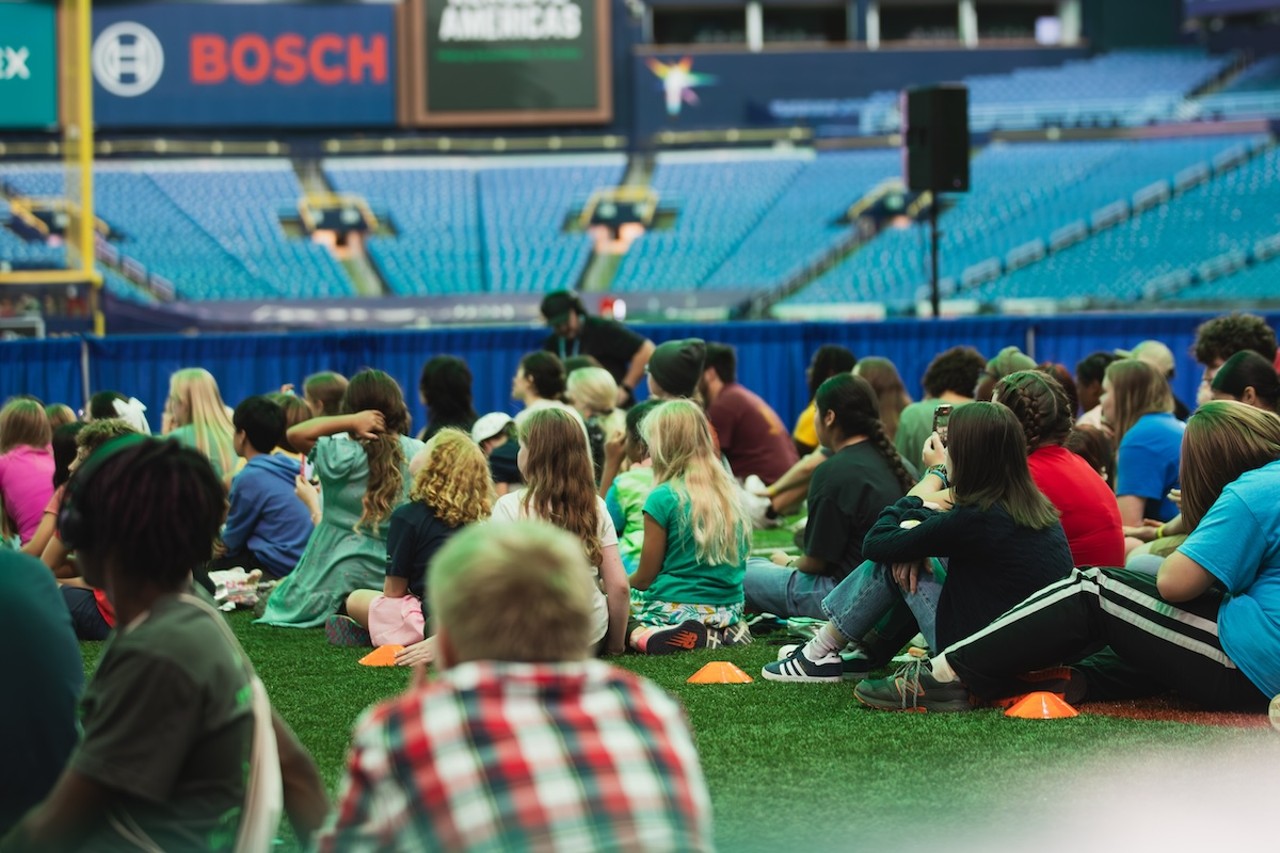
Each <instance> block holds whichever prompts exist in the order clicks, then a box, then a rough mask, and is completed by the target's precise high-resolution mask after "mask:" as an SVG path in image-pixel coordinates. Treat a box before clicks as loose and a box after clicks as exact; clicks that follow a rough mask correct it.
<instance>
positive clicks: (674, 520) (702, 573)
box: [642, 482, 747, 606]
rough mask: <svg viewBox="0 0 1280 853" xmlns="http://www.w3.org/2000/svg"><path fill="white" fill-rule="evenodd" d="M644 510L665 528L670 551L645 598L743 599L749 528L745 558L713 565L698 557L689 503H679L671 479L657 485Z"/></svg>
mask: <svg viewBox="0 0 1280 853" xmlns="http://www.w3.org/2000/svg"><path fill="white" fill-rule="evenodd" d="M686 500H687V499H686ZM644 512H645V515H648V516H649V517H651V518H652V519H653V520H654V521H656V522H658V524H661V525H662V526H663V527H664V528H666V530H667V553H666V555H665V556H664V557H663V559H662V569H661V570H659V572H658V576H657V578H655V579H654V581H653V583H652V584H651V585H650V586H649V589H647V590H645V592H644V593H643V594H642V598H644V599H646V600H658V601H670V602H675V603H678V604H711V605H716V606H720V605H725V604H738V603H740V602H741V601H742V577H743V575H744V574H745V573H746V552H747V549H746V547H745V539H746V537H747V532H746V531H743V539H744V547H743V549H742V554H743V559H742V560H739V561H738V562H737V563H736V564H727V563H722V564H719V565H711V564H707V563H704V562H702V561H701V560H699V559H698V551H697V544H696V543H695V542H694V541H693V531H692V530H691V529H690V527H689V514H688V507H687V506H685V507H681V506H680V496H679V494H678V493H677V492H676V490H675V489H674V488H673V487H672V484H671V483H670V482H667V483H663V484H661V485H659V486H655V487H654V489H653V491H652V492H650V493H649V497H648V498H646V499H645V502H644Z"/></svg>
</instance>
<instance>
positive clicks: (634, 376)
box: [618, 338, 654, 396]
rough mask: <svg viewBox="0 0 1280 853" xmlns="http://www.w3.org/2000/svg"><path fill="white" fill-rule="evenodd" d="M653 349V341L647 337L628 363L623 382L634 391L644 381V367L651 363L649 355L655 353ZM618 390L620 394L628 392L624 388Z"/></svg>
mask: <svg viewBox="0 0 1280 853" xmlns="http://www.w3.org/2000/svg"><path fill="white" fill-rule="evenodd" d="M653 350H654V346H653V341H651V340H649V339H647V338H646V339H645V342H644V343H642V344H641V345H640V349H638V350H636V354H635V355H633V356H631V363H630V364H628V365H627V375H626V376H624V377H622V384H624V385H626V386H627V388H630V389H631V390H632V391H634V390H635V389H636V387H637V386H639V384H640V383H641V382H643V381H644V369H645V366H646V365H648V363H649V356H651V355H653ZM618 391H619V396H621V395H623V394H625V393H626V389H624V388H619V389H618Z"/></svg>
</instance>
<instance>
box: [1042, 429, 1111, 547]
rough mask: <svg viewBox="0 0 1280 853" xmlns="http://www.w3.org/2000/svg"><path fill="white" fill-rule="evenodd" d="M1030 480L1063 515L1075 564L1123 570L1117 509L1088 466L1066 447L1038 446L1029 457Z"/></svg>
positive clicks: (1108, 491)
mask: <svg viewBox="0 0 1280 853" xmlns="http://www.w3.org/2000/svg"><path fill="white" fill-rule="evenodd" d="M1027 467H1029V468H1030V469H1031V479H1032V480H1034V481H1035V483H1036V485H1037V486H1039V487H1040V491H1042V492H1044V495H1045V497H1047V498H1048V499H1049V502H1050V503H1051V504H1053V505H1054V506H1055V507H1057V509H1058V512H1059V513H1061V516H1062V529H1063V531H1065V532H1066V534H1067V544H1068V545H1069V546H1070V547H1071V558H1072V559H1073V560H1074V561H1075V564H1076V565H1077V566H1123V565H1124V530H1123V529H1122V527H1121V523H1120V505H1119V504H1118V503H1117V502H1116V496H1115V495H1114V494H1112V492H1111V489H1109V488H1108V487H1107V483H1106V481H1105V480H1103V479H1102V478H1101V477H1099V476H1098V473H1097V472H1096V471H1094V470H1093V469H1092V468H1090V467H1089V463H1088V462H1085V461H1084V460H1083V459H1082V458H1080V457H1079V456H1077V455H1076V454H1074V453H1072V452H1071V451H1070V450H1067V449H1066V448H1065V447H1041V448H1038V449H1036V450H1035V451H1034V452H1033V453H1032V454H1031V455H1030V456H1029V457H1027Z"/></svg>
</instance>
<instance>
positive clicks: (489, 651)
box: [427, 520, 593, 663]
mask: <svg viewBox="0 0 1280 853" xmlns="http://www.w3.org/2000/svg"><path fill="white" fill-rule="evenodd" d="M591 578H592V572H591V571H590V570H589V569H588V566H587V562H586V557H585V556H584V555H583V553H582V543H581V542H579V541H578V540H577V539H576V538H575V537H573V536H572V535H570V534H568V533H565V532H564V531H563V530H560V529H559V528H557V527H554V526H553V525H551V524H548V523H547V522H544V521H537V520H523V521H513V522H496V521H494V522H488V523H485V524H477V525H474V526H472V527H467V528H465V529H463V530H461V531H459V532H458V533H456V534H455V535H454V536H452V537H450V539H449V541H448V542H447V543H445V546H444V547H443V548H441V549H440V550H439V551H438V552H437V553H436V556H435V557H434V558H433V559H432V560H431V565H430V567H429V568H428V570H427V602H428V607H427V610H428V612H430V613H431V615H432V620H433V621H434V622H435V624H436V626H437V628H438V630H440V631H441V632H443V633H444V634H445V636H446V637H447V638H448V642H449V646H450V648H451V649H452V651H453V655H454V660H453V661H452V662H453V663H465V662H467V661H476V660H498V661H521V662H528V663H550V662H556V661H574V660H583V659H585V658H586V657H587V655H588V653H589V650H590V646H591V639H590V637H591V628H592V612H593V611H592V607H591V595H590V593H591V588H592V581H591Z"/></svg>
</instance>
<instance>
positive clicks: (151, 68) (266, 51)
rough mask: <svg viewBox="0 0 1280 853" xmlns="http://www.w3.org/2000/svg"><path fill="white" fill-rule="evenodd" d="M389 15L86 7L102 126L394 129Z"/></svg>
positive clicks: (335, 9)
mask: <svg viewBox="0 0 1280 853" xmlns="http://www.w3.org/2000/svg"><path fill="white" fill-rule="evenodd" d="M393 15H394V10H393V9H392V8H391V7H389V6H384V5H378V6H362V5H355V6H333V5H319V4H288V5H273V6H237V7H236V9H235V14H234V15H229V14H228V13H227V9H226V8H225V7H221V6H218V5H205V4H199V5H197V4H184V3H164V4H148V5H139V6H119V5H114V4H112V5H109V6H108V5H100V6H99V7H98V8H96V9H95V10H94V31H95V33H96V36H95V39H94V45H93V72H94V77H95V79H96V81H97V85H98V90H97V91H96V92H95V97H96V100H95V108H96V110H97V120H98V123H99V124H100V125H102V126H104V127H111V126H116V127H125V126H128V127H138V126H148V127H166V126H181V127H192V126H287V125H293V126H298V125H307V126H326V125H328V126H332V125H348V124H349V125H359V126H363V127H369V126H378V125H391V124H394V123H395V73H394V72H395V39H394V37H393Z"/></svg>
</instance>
